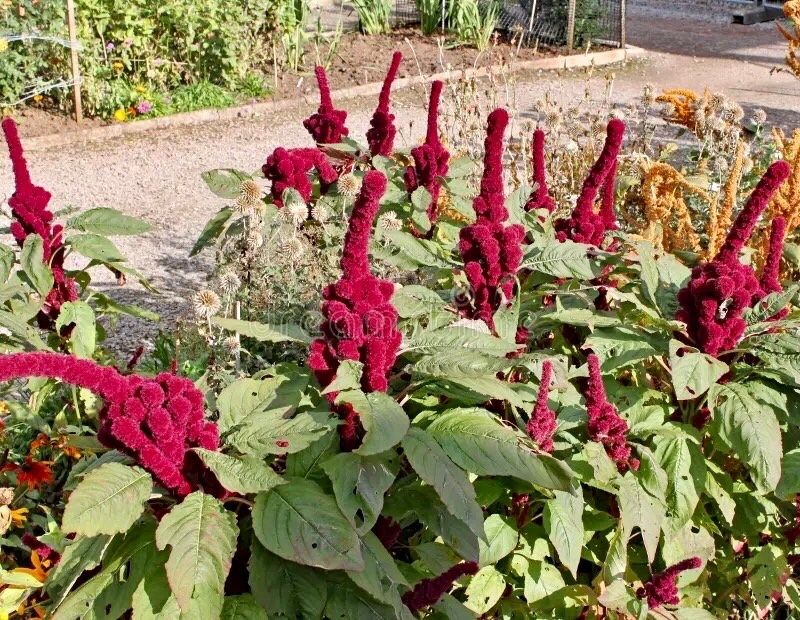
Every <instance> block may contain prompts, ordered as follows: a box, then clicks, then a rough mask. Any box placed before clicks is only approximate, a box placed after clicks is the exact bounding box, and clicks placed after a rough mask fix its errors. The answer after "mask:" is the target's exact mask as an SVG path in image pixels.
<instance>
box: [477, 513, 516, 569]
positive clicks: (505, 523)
mask: <svg viewBox="0 0 800 620" xmlns="http://www.w3.org/2000/svg"><path fill="white" fill-rule="evenodd" d="M483 530H484V531H483V535H482V536H481V538H480V539H479V540H478V545H479V549H480V556H479V557H480V559H479V564H480V565H481V566H489V565H490V564H497V562H499V561H500V560H502V559H503V558H504V557H506V556H507V555H508V554H509V553H511V552H512V551H514V549H516V547H517V542H519V533H518V532H517V528H516V527H515V524H514V521H513V520H512V519H510V518H509V517H505V516H503V515H499V514H494V515H489V517H487V519H486V521H485V522H484V524H483Z"/></svg>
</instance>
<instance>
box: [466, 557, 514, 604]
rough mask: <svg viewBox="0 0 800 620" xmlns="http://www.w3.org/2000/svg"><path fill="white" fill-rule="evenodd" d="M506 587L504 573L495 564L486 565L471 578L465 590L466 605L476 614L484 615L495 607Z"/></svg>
mask: <svg viewBox="0 0 800 620" xmlns="http://www.w3.org/2000/svg"><path fill="white" fill-rule="evenodd" d="M505 589H506V581H505V579H504V578H503V574H502V573H501V572H500V571H498V570H497V569H496V568H495V567H494V566H484V567H483V568H482V569H481V570H479V571H478V573H477V574H476V575H474V576H473V577H472V579H470V582H469V585H468V586H467V589H466V591H465V594H466V595H467V601H466V603H464V604H465V606H466V607H467V609H471V610H472V611H474V612H475V613H476V614H479V615H483V614H486V613H488V612H489V610H490V609H491V608H492V607H494V606H495V605H496V604H497V602H498V601H499V600H500V598H501V597H502V596H503V592H504V591H505Z"/></svg>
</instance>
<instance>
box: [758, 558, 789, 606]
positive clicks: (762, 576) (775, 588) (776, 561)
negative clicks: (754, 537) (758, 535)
mask: <svg viewBox="0 0 800 620" xmlns="http://www.w3.org/2000/svg"><path fill="white" fill-rule="evenodd" d="M747 572H748V574H749V577H750V587H751V589H752V590H753V602H754V603H755V605H756V606H757V607H758V609H763V610H766V609H768V608H770V607H771V606H772V594H773V592H781V591H782V590H783V584H784V582H785V581H786V578H787V577H789V576H790V575H791V573H792V571H791V568H790V567H789V564H788V562H787V559H786V552H785V551H784V550H783V549H781V548H780V547H779V546H777V545H774V544H769V545H765V546H763V547H762V548H761V549H760V550H759V551H758V552H757V553H755V554H754V555H753V557H752V558H750V560H749V561H748V562H747Z"/></svg>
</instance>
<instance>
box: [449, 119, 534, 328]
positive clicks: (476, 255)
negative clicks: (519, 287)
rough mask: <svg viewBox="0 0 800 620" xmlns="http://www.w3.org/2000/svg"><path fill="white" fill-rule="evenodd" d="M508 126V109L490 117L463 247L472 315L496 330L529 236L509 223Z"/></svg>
mask: <svg viewBox="0 0 800 620" xmlns="http://www.w3.org/2000/svg"><path fill="white" fill-rule="evenodd" d="M507 125H508V112H506V111H505V110H503V109H500V108H498V109H497V110H495V111H494V112H492V113H491V114H490V115H489V125H488V128H487V132H486V141H485V153H484V167H483V177H482V179H481V191H480V194H478V196H477V197H476V198H475V200H474V201H473V203H472V206H473V208H474V209H475V213H476V215H477V218H476V220H475V223H474V224H470V225H469V226H465V227H464V228H462V229H461V231H460V232H459V237H460V240H459V244H458V247H459V250H460V252H461V257H462V258H463V260H464V273H465V274H466V276H467V280H468V281H469V283H470V286H471V287H472V294H473V303H472V306H471V307H470V308H468V309H467V310H466V315H467V316H468V317H469V318H472V319H480V320H482V321H484V322H485V323H486V324H487V325H488V326H489V327H490V328H493V327H494V319H493V316H494V312H495V310H497V308H498V307H499V306H500V303H501V302H502V300H501V299H500V295H499V293H502V297H503V298H504V299H505V300H506V301H508V300H510V299H512V298H513V296H514V274H516V272H517V269H518V268H519V264H520V262H521V261H522V240H523V239H524V238H525V229H524V228H523V227H522V226H520V225H519V224H513V225H510V226H506V225H505V224H504V222H505V221H506V220H507V219H508V210H507V209H506V207H505V196H504V193H503V190H504V186H503V135H504V132H505V129H506V126H507Z"/></svg>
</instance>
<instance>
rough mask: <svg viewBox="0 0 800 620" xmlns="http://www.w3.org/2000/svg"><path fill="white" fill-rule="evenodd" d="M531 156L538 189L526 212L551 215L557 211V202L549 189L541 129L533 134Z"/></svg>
mask: <svg viewBox="0 0 800 620" xmlns="http://www.w3.org/2000/svg"><path fill="white" fill-rule="evenodd" d="M531 156H532V159H533V182H534V184H535V186H536V189H534V190H533V192H532V193H531V196H530V198H529V199H528V202H527V203H525V210H526V211H533V210H535V209H546V210H547V211H548V212H549V213H552V212H553V211H555V210H556V201H555V200H553V197H552V196H550V190H548V189H547V171H546V169H545V162H544V131H542V130H541V129H537V130H536V131H534V132H533V144H532V146H531Z"/></svg>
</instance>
